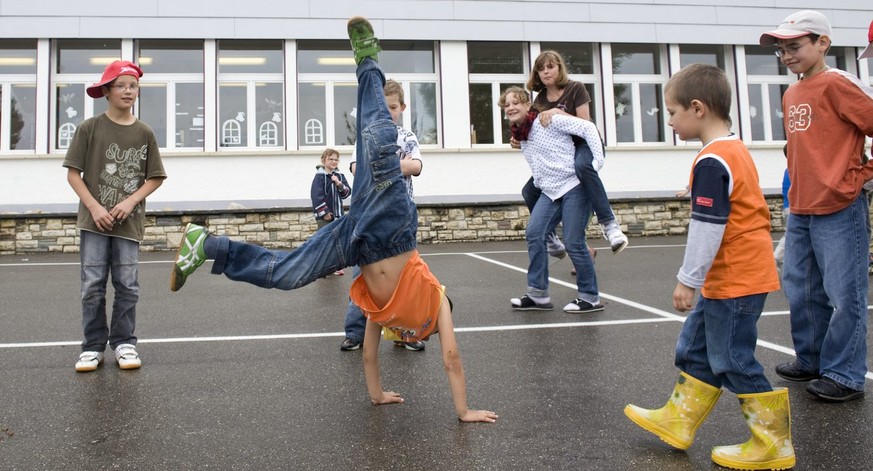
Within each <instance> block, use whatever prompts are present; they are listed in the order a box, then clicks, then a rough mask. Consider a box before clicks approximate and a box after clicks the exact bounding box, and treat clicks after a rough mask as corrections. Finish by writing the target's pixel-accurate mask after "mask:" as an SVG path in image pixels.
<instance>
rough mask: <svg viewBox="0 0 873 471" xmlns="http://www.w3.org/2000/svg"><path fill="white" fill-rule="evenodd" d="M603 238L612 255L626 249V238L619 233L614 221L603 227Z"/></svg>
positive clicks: (619, 228)
mask: <svg viewBox="0 0 873 471" xmlns="http://www.w3.org/2000/svg"><path fill="white" fill-rule="evenodd" d="M603 237H605V238H606V240H608V241H609V247H610V248H612V253H619V252H621V251H622V250H624V248H625V247H627V236H626V235H624V233H623V232H621V227H619V225H618V224H617V223H616V222H615V221H613V222H611V223H609V224H607V225H606V226H603Z"/></svg>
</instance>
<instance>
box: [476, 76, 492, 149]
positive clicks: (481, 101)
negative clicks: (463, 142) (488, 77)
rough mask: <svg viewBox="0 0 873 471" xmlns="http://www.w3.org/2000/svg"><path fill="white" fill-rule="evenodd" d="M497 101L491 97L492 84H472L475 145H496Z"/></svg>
mask: <svg viewBox="0 0 873 471" xmlns="http://www.w3.org/2000/svg"><path fill="white" fill-rule="evenodd" d="M496 107H497V100H496V99H494V97H492V96H491V84H490V83H471V84H470V127H471V128H472V129H470V132H471V133H472V136H473V144H493V143H494V124H493V119H494V114H493V113H494V108H496Z"/></svg>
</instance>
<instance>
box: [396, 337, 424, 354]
mask: <svg viewBox="0 0 873 471" xmlns="http://www.w3.org/2000/svg"><path fill="white" fill-rule="evenodd" d="M394 346H395V347H398V348H405V349H407V350H412V351H413V352H420V351H422V350H424V342H422V341H420V340H418V341H415V342H394Z"/></svg>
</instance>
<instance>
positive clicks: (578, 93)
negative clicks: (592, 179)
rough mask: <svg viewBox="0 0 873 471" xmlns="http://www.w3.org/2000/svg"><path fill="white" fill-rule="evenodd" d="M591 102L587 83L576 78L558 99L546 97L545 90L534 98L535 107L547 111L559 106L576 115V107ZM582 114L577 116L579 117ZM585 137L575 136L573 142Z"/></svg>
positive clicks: (578, 141)
mask: <svg viewBox="0 0 873 471" xmlns="http://www.w3.org/2000/svg"><path fill="white" fill-rule="evenodd" d="M590 102H591V95H589V94H588V89H587V88H585V85H583V84H582V82H577V81H575V80H570V82H568V83H567V86H566V87H564V91H563V93H561V96H560V97H559V98H558V99H557V100H556V101H549V99H548V98H547V97H546V91H545V90H543V91H542V92H540V93H537V97H536V98H534V103H533V104H534V108H536V109H537V110H539V111H546V110H550V109H552V108H558V109H559V110H562V111H564V112H565V113H567V114H569V115H571V116H576V108H578V107H580V106H582V105H584V104H586V103H590ZM579 117H581V116H577V118H579ZM582 141H583V139H582V138H581V137H579V136H573V144H575V145H579V143H581V142H582Z"/></svg>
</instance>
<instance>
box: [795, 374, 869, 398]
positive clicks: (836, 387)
mask: <svg viewBox="0 0 873 471" xmlns="http://www.w3.org/2000/svg"><path fill="white" fill-rule="evenodd" d="M806 391H807V392H808V393H810V394H812V395H813V396H815V397H817V398H819V399H821V400H822V401H827V402H849V401H853V400H855V399H861V398H862V397H864V391H858V390H855V389H849V388H847V387H845V386H843V385H842V384H840V383H838V382H836V381H834V380H832V379H830V378H828V377H827V376H825V377H823V378H821V379H817V380H815V381H813V382H811V383H809V386H807V387H806Z"/></svg>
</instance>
